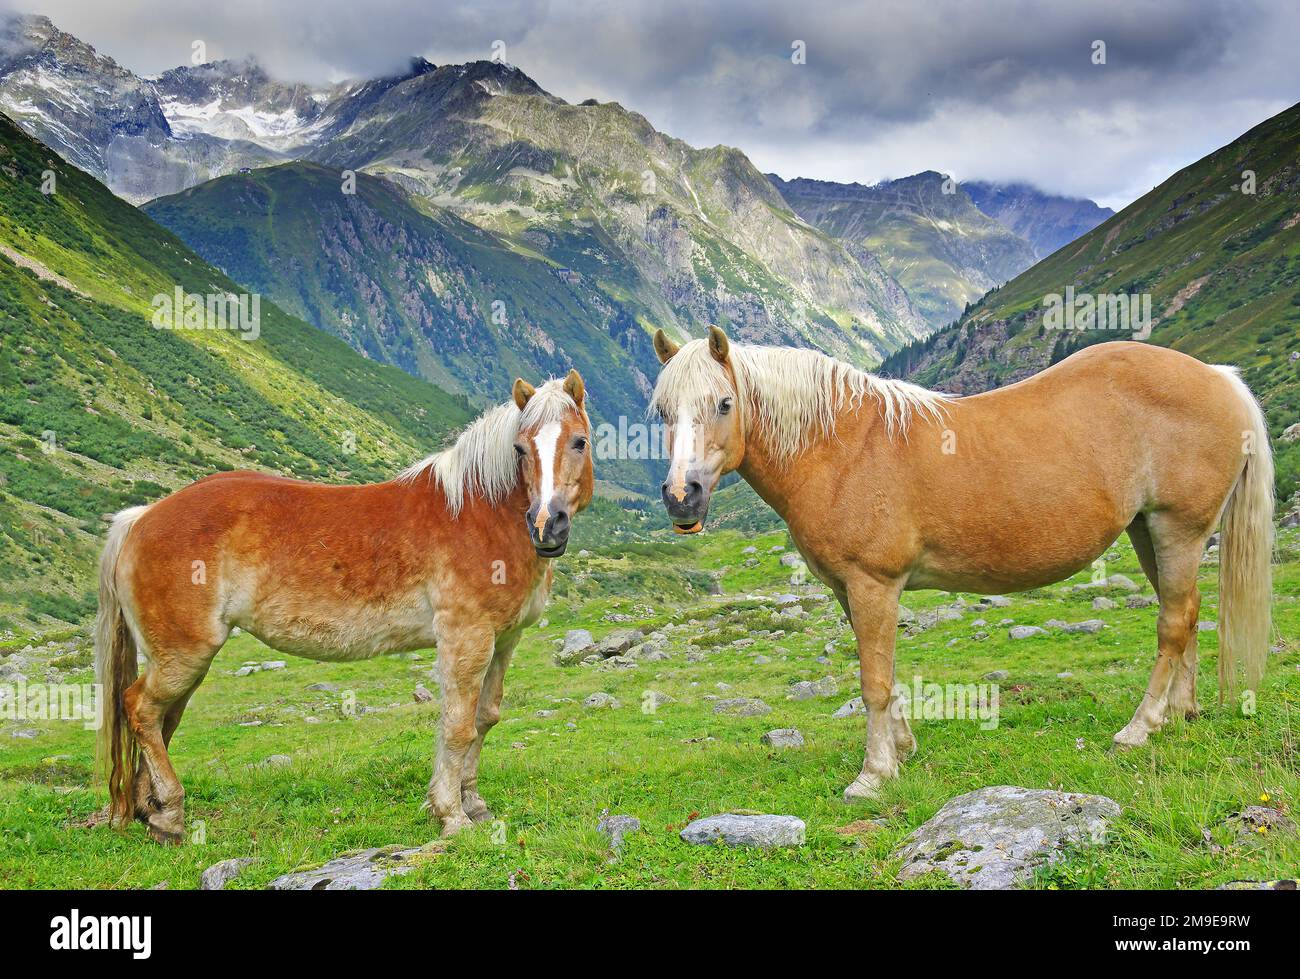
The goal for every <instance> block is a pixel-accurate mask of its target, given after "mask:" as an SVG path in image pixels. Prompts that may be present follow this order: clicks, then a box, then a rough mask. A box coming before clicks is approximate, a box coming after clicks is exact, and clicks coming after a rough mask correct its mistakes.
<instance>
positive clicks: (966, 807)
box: [895, 785, 1120, 890]
mask: <svg viewBox="0 0 1300 979" xmlns="http://www.w3.org/2000/svg"><path fill="white" fill-rule="evenodd" d="M1119 815H1120V807H1119V805H1118V804H1117V803H1116V802H1115V801H1114V800H1112V799H1108V798H1106V797H1105V796H1099V795H1079V794H1075V793H1066V792H1058V791H1055V790H1045V789H1026V788H1021V787H1019V786H1014V785H994V786H990V787H988V788H983V789H977V790H975V791H974V792H968V793H966V794H965V795H960V796H958V797H957V798H955V799H952V800H950V801H949V802H948V803H947V804H946V805H945V806H944V807H943V808H942V809H940V810H939V812H938V813H936V814H935V816H934V818H933V819H931V820H930V821H929V822H927V823H925V824H924V825H922V826H921V827H920V828H918V829H917V830H915V831H914V832H913V833H911V834H910V835H909V836H908V838H907V839H906V840H904V841H903V844H902V845H901V846H900V847H899V849H898V850H897V851H896V852H895V855H896V856H901V857H902V859H903V867H902V869H901V870H900V871H899V878H900V879H901V880H911V879H912V878H914V877H919V876H920V875H921V874H924V873H928V872H930V871H934V870H938V871H941V872H943V873H945V874H947V875H948V876H949V877H950V878H952V879H953V880H954V881H956V882H957V883H959V884H961V885H962V886H963V887H968V888H971V889H972V890H1006V889H1009V888H1012V887H1015V886H1017V885H1019V884H1022V883H1024V882H1025V881H1026V880H1027V879H1028V878H1029V876H1030V875H1031V874H1032V872H1033V870H1034V868H1035V867H1038V866H1041V865H1042V864H1045V863H1052V862H1054V861H1055V860H1057V859H1059V858H1060V856H1061V854H1062V852H1063V851H1064V850H1065V849H1066V848H1067V847H1071V846H1087V845H1090V844H1098V843H1102V842H1104V840H1105V836H1106V828H1107V826H1108V825H1109V823H1110V822H1111V821H1113V820H1115V819H1118V818H1119Z"/></svg>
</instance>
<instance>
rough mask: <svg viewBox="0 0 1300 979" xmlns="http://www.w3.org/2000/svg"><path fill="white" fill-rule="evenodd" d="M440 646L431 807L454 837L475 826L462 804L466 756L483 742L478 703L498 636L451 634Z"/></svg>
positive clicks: (469, 632) (483, 631) (473, 630)
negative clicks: (439, 700) (438, 713)
mask: <svg viewBox="0 0 1300 979" xmlns="http://www.w3.org/2000/svg"><path fill="white" fill-rule="evenodd" d="M449 631H450V633H451V634H450V635H448V636H447V637H446V638H445V639H442V638H440V641H439V643H438V675H439V677H440V681H439V682H440V683H441V686H442V718H441V729H440V732H439V736H438V753H437V756H436V757H435V758H434V764H433V778H432V779H431V780H430V782H429V807H430V808H431V809H432V810H433V814H434V815H435V816H437V817H438V818H439V819H440V820H442V835H443V836H451V835H452V834H453V833H458V832H460V831H461V830H462V829H465V828H466V827H468V826H470V825H471V823H470V819H469V817H468V816H467V815H466V814H465V808H464V805H463V804H462V802H461V781H462V776H463V772H464V765H465V756H466V755H467V754H469V750H470V748H471V747H472V746H473V744H474V742H475V740H476V739H477V738H478V723H477V722H478V703H479V695H480V693H481V692H482V690H483V679H484V676H485V674H486V673H487V670H488V667H489V665H490V664H491V662H492V653H493V644H494V637H493V635H492V633H491V631H490V630H486V629H481V628H465V629H458V630H449Z"/></svg>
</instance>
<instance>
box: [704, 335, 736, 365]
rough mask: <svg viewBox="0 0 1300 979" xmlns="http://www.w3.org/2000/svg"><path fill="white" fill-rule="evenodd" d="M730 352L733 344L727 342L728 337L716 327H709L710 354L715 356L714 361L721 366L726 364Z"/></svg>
mask: <svg viewBox="0 0 1300 979" xmlns="http://www.w3.org/2000/svg"><path fill="white" fill-rule="evenodd" d="M730 350H731V344H730V342H729V341H728V340H727V335H726V334H725V333H723V332H722V331H721V330H719V329H718V328H717V327H716V326H711V327H709V353H711V354H713V359H714V360H716V361H717V362H718V363H719V364H725V363H726V362H727V353H728V352H729V351H730Z"/></svg>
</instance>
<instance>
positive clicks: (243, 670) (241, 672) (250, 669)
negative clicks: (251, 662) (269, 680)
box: [235, 666, 262, 676]
mask: <svg viewBox="0 0 1300 979" xmlns="http://www.w3.org/2000/svg"><path fill="white" fill-rule="evenodd" d="M261 672H262V668H261V667H260V666H241V667H240V668H239V669H237V670H235V676H252V675H253V674H254V673H261Z"/></svg>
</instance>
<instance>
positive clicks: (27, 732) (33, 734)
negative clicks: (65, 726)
mask: <svg viewBox="0 0 1300 979" xmlns="http://www.w3.org/2000/svg"><path fill="white" fill-rule="evenodd" d="M40 736H41V732H40V731H38V730H37V729H36V728H34V727H25V728H20V729H19V730H17V731H13V732H11V733H10V735H9V737H11V738H20V739H22V740H23V741H35V740H36V739H37V738H39V737H40Z"/></svg>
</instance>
